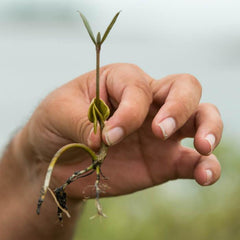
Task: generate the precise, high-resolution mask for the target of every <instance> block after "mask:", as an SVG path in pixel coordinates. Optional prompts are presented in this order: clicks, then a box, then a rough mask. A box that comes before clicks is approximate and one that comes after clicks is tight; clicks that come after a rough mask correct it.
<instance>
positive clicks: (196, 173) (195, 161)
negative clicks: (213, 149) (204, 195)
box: [176, 147, 221, 186]
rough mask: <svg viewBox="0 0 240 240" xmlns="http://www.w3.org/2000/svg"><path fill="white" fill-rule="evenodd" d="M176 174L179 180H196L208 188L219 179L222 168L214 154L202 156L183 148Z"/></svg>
mask: <svg viewBox="0 0 240 240" xmlns="http://www.w3.org/2000/svg"><path fill="white" fill-rule="evenodd" d="M176 173H177V176H176V177H177V178H189V179H192V178H194V179H195V180H196V182H197V183H199V184H200V185H203V186H208V185H211V184H213V183H215V182H216V181H217V180H218V179H219V177H220V174H221V166H220V164H219V162H218V160H217V158H216V157H215V156H214V155H213V154H211V155H209V156H202V155H200V154H199V153H198V152H197V151H195V150H193V149H190V148H185V147H183V151H182V154H181V157H180V158H179V160H178V162H177V170H176Z"/></svg>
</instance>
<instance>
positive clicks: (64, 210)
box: [48, 187, 71, 218]
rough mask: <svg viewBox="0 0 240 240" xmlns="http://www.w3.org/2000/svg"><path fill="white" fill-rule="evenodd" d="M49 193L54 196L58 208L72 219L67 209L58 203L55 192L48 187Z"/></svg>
mask: <svg viewBox="0 0 240 240" xmlns="http://www.w3.org/2000/svg"><path fill="white" fill-rule="evenodd" d="M48 191H49V192H50V193H51V195H52V197H53V199H54V201H55V203H56V204H57V206H58V207H59V208H60V209H61V210H62V211H63V212H64V213H65V214H66V215H67V217H68V218H70V217H71V215H70V214H69V212H68V211H67V210H66V209H64V208H63V207H62V206H61V205H60V204H59V202H58V200H57V198H56V196H55V194H54V192H53V191H52V190H51V189H50V188H49V187H48Z"/></svg>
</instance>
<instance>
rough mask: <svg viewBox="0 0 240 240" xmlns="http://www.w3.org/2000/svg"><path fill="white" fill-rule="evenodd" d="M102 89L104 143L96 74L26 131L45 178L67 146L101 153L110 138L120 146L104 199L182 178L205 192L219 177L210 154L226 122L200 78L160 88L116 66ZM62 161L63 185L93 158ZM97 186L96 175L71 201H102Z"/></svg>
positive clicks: (130, 68) (58, 95)
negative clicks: (95, 108)
mask: <svg viewBox="0 0 240 240" xmlns="http://www.w3.org/2000/svg"><path fill="white" fill-rule="evenodd" d="M100 84H101V85H100V97H101V98H102V99H103V100H104V101H105V102H106V103H107V104H108V105H109V106H110V109H111V112H112V116H111V117H110V118H109V120H108V121H107V122H106V125H105V128H104V130H103V135H102V136H100V135H99V131H98V134H96V135H95V134H94V133H93V131H92V127H93V126H92V124H91V123H90V122H89V121H88V117H87V113H88V108H89V105H90V102H91V100H92V99H93V98H94V97H95V71H93V72H90V73H87V74H85V75H83V76H80V77H79V78H77V79H75V80H73V81H71V82H69V83H67V84H65V85H64V86H62V87H60V88H58V89H56V90H55V91H54V92H52V93H51V94H50V95H49V96H48V97H46V99H44V100H43V102H42V103H41V104H40V106H39V107H38V108H37V109H36V111H35V112H34V114H33V116H32V117H31V119H30V121H29V122H28V124H27V126H26V127H25V128H24V130H23V132H24V134H22V135H24V136H26V138H27V141H28V142H27V144H25V145H24V147H23V149H25V152H27V153H26V155H29V156H30V155H32V157H31V161H36V162H37V163H38V165H40V166H41V169H42V170H41V171H40V172H41V173H44V169H45V170H46V168H47V165H48V164H49V161H50V160H51V158H52V156H53V155H54V153H55V152H56V151H57V150H58V149H59V148H60V147H62V146H63V145H65V144H67V143H71V142H81V143H84V144H86V145H88V146H90V147H91V148H93V149H98V147H99V145H100V141H101V137H102V139H103V141H104V142H105V143H106V144H108V145H113V146H111V147H110V148H109V153H108V156H107V158H106V159H105V161H104V163H103V165H102V171H103V173H104V175H106V176H107V177H108V178H109V180H108V181H106V184H107V185H108V186H109V188H108V189H107V190H106V193H103V194H102V196H111V195H121V194H127V193H131V192H134V191H137V190H141V189H144V188H147V187H151V186H154V185H157V184H161V183H164V182H166V181H168V180H172V179H177V178H194V179H196V181H197V182H198V183H199V184H201V185H210V184H212V183H214V182H215V181H216V180H217V179H218V178H219V176H220V165H219V163H218V161H217V159H216V157H215V156H214V155H212V154H210V153H211V152H212V150H213V149H214V148H215V147H216V146H217V144H218V143H219V141H220V139H221V134H222V121H221V117H220V115H219V112H218V110H217V109H216V107H215V106H213V105H212V104H199V101H200V97H201V86H200V84H199V82H198V81H197V80H196V79H195V78H194V77H193V76H191V75H188V74H177V75H171V76H168V77H165V78H163V79H161V80H159V81H156V80H153V79H152V78H151V77H150V76H148V75H147V74H146V73H144V72H143V71H142V70H141V69H139V68H138V67H136V66H134V65H130V64H112V65H108V66H105V67H103V68H102V69H101V79H100ZM159 124H160V125H159ZM185 137H194V143H195V148H196V149H195V150H194V149H189V148H186V147H184V146H182V145H181V144H180V141H181V140H182V139H183V138H185ZM32 159H34V160H32ZM60 162H61V163H59V164H57V165H56V167H55V169H54V172H53V180H54V181H53V182H54V184H55V185H56V186H59V185H61V184H62V183H63V182H65V180H66V179H67V178H68V177H69V176H71V175H72V173H73V172H75V171H77V170H79V169H83V168H84V167H85V166H86V165H89V163H90V159H89V157H88V156H86V155H85V154H84V153H83V152H79V150H76V151H75V150H72V151H69V152H67V153H65V154H64V156H62V157H61V159H60ZM43 177H44V175H42V176H41V178H42V179H43ZM94 179H95V177H94V176H89V177H87V178H82V179H81V180H79V181H76V182H74V183H73V184H71V185H69V186H68V188H67V189H66V192H67V194H68V196H69V197H70V198H77V199H82V198H84V197H85V196H94V192H93V191H92V189H91V188H90V187H89V186H90V185H92V184H93V183H94ZM103 181H104V180H103Z"/></svg>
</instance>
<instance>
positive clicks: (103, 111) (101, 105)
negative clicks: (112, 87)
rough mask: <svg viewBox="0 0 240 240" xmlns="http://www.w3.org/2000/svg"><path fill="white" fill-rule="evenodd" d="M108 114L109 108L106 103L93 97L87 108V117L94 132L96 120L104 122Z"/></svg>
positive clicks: (95, 130)
mask: <svg viewBox="0 0 240 240" xmlns="http://www.w3.org/2000/svg"><path fill="white" fill-rule="evenodd" d="M109 115H110V110H109V107H108V106H107V104H106V103H105V102H104V101H103V100H101V99H98V100H97V99H96V98H94V99H93V100H92V102H91V104H90V107H89V109H88V119H89V121H90V122H92V123H93V127H94V133H96V132H97V123H98V121H99V122H101V123H104V121H106V120H107V119H108V117H109Z"/></svg>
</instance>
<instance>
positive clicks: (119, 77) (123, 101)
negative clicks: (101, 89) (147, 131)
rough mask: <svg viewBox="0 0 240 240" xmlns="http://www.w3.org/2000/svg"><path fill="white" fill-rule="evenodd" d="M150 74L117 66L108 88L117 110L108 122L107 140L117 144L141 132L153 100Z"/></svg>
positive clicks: (109, 79)
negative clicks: (136, 132) (140, 129)
mask: <svg viewBox="0 0 240 240" xmlns="http://www.w3.org/2000/svg"><path fill="white" fill-rule="evenodd" d="M146 77H147V75H146V74H145V73H144V72H143V71H142V70H141V69H139V68H138V67H136V66H134V65H129V64H121V65H120V67H118V66H115V67H114V70H112V71H109V73H108V75H107V80H106V84H107V88H108V94H109V96H110V99H111V102H112V104H113V105H118V106H116V107H117V110H116V111H115V112H114V114H113V115H112V117H111V118H110V119H109V120H108V121H107V122H106V125H105V128H104V130H103V140H104V141H105V143H106V144H108V145H114V144H116V143H118V142H119V141H121V140H122V139H123V138H124V137H126V136H127V135H129V134H130V133H132V132H134V131H135V130H136V129H138V128H139V127H140V126H141V125H142V123H143V121H144V120H145V118H146V116H147V114H148V110H149V106H150V104H151V101H152V94H151V89H150V86H149V82H148V80H147V79H146Z"/></svg>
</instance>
